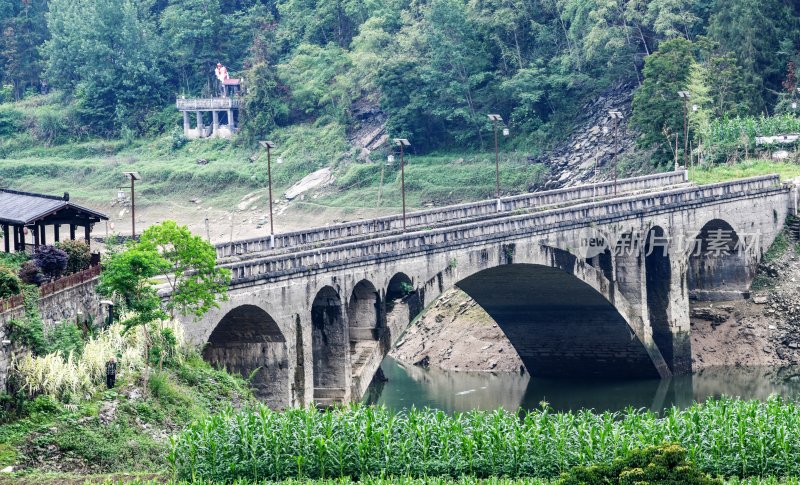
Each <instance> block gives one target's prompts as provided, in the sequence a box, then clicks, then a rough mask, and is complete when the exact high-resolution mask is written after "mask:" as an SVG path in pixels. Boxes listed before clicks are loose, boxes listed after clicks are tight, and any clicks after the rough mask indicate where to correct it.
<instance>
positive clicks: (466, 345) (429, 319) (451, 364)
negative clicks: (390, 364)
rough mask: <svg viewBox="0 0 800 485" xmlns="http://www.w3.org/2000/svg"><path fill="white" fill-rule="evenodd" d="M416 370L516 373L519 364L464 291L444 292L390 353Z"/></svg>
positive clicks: (502, 336) (496, 330) (493, 324)
mask: <svg viewBox="0 0 800 485" xmlns="http://www.w3.org/2000/svg"><path fill="white" fill-rule="evenodd" d="M389 355H391V356H392V357H394V358H395V359H397V360H399V361H401V362H404V363H407V364H413V365H416V366H419V367H423V368H428V367H436V368H440V369H445V370H455V371H479V372H481V371H482V372H519V370H520V368H521V367H522V360H521V359H520V358H519V356H518V355H517V352H516V350H514V347H513V346H512V345H511V343H510V342H509V341H508V339H507V338H506V336H505V334H504V333H503V331H502V330H501V329H500V328H499V327H498V326H497V324H496V323H495V322H494V320H492V318H491V317H490V316H489V315H488V314H487V313H486V312H485V311H484V310H483V308H481V307H480V306H478V304H477V303H476V302H475V301H474V300H473V299H472V298H470V297H469V296H468V295H467V294H466V293H464V292H463V291H461V290H459V289H457V288H454V289H452V290H449V291H446V292H445V293H444V294H443V295H442V296H441V297H440V298H439V300H437V301H436V303H434V304H433V306H431V307H430V308H429V309H428V310H427V311H426V313H425V315H423V316H422V317H420V318H419V319H418V320H417V321H416V322H415V323H414V324H413V325H412V326H411V327H410V328H409V329H408V330H407V331H406V333H405V334H404V335H403V336H402V337H401V339H400V341H399V342H398V344H397V345H396V346H395V348H394V349H393V350H392V351H391V352H390V353H389Z"/></svg>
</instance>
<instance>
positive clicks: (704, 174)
mask: <svg viewBox="0 0 800 485" xmlns="http://www.w3.org/2000/svg"><path fill="white" fill-rule="evenodd" d="M773 173H776V174H778V175H780V176H781V180H783V181H786V180H790V179H793V178H795V177H800V165H798V164H795V163H791V162H775V161H770V160H755V159H753V160H747V161H744V162H741V163H737V164H732V165H730V164H719V165H709V166H707V167H703V168H696V169H692V170H690V171H689V179H690V180H691V181H693V182H696V183H698V184H701V185H702V184H713V183H717V182H725V181H727V180H734V179H739V178H745V177H755V176H758V175H768V174H773Z"/></svg>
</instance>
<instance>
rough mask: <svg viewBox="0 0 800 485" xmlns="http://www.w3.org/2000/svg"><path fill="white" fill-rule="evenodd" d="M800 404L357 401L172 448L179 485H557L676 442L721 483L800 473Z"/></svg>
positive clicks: (233, 425) (221, 420) (203, 425)
mask: <svg viewBox="0 0 800 485" xmlns="http://www.w3.org/2000/svg"><path fill="white" fill-rule="evenodd" d="M798 435H800V406H798V405H797V404H795V403H793V402H787V401H783V400H781V399H779V398H771V399H769V400H768V401H766V402H764V403H762V402H757V401H741V400H735V399H728V398H725V399H721V400H718V401H708V402H706V403H703V404H695V405H693V406H691V407H689V408H687V409H685V410H680V409H675V408H673V409H671V410H669V411H667V412H666V413H665V415H664V416H663V417H659V416H657V415H655V414H653V413H651V412H648V411H638V410H629V411H628V412H626V413H624V414H617V413H609V412H606V413H602V414H596V413H593V412H591V411H579V412H574V413H573V412H567V413H555V412H552V411H551V410H549V409H548V408H547V407H544V408H543V409H540V410H533V411H530V412H525V413H523V414H522V415H517V414H516V413H510V412H505V411H500V410H498V411H494V412H482V411H473V412H469V413H464V414H455V415H447V414H446V413H444V412H441V411H435V410H415V409H412V410H409V411H407V412H400V413H396V414H395V413H393V412H390V411H388V410H386V409H383V408H374V407H360V406H354V407H351V408H345V409H336V410H332V411H329V412H327V413H319V412H317V411H316V410H313V409H291V410H286V411H284V412H283V413H278V412H274V411H270V410H269V409H267V408H265V407H259V408H256V409H253V410H247V411H235V410H232V409H227V410H225V411H224V412H222V413H220V414H219V415H216V416H213V417H210V418H207V419H202V420H199V421H198V422H196V423H194V424H192V425H191V426H189V427H188V428H186V429H185V430H184V431H183V432H182V433H181V434H180V435H179V436H178V437H177V439H176V440H175V441H174V442H173V444H172V451H171V453H170V463H171V464H172V466H173V467H174V471H175V474H176V477H177V478H179V479H187V480H188V479H200V478H202V479H208V480H230V479H234V478H246V479H285V478H297V477H308V478H325V477H334V478H335V477H359V476H368V475H375V474H379V473H382V474H386V475H391V476H410V477H426V476H447V477H459V476H462V475H469V476H475V477H478V478H480V477H491V476H504V477H510V478H514V477H537V478H555V477H558V476H559V475H560V474H561V473H564V472H568V471H569V470H570V469H572V468H573V467H576V466H591V465H597V464H603V463H605V464H608V463H611V462H613V461H614V460H615V459H622V458H625V457H626V456H627V455H629V454H630V453H631V452H632V451H633V450H635V449H639V448H642V447H647V446H659V445H662V444H664V443H676V444H679V445H680V446H682V447H684V448H685V449H686V451H687V458H688V460H689V461H691V462H693V463H695V464H696V465H697V466H698V467H699V468H700V470H702V471H703V472H705V473H709V474H711V475H712V476H724V477H749V476H770V475H774V476H791V475H797V474H798V473H800V465H798V463H800V461H798V456H800V442H798V441H797V440H796V439H794V437H795V436H798Z"/></svg>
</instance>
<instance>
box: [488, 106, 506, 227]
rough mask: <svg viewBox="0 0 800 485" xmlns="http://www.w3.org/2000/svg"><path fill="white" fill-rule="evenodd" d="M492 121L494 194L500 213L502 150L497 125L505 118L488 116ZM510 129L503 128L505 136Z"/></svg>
mask: <svg viewBox="0 0 800 485" xmlns="http://www.w3.org/2000/svg"><path fill="white" fill-rule="evenodd" d="M487 116H488V117H489V119H490V120H491V121H492V128H493V129H494V187H495V188H494V193H495V198H497V211H498V212H499V211H500V208H501V207H500V149H499V145H498V142H497V123H498V122H500V123H502V122H503V117H502V116H500V115H487ZM508 134H509V131H508V128H506V127H503V136H508Z"/></svg>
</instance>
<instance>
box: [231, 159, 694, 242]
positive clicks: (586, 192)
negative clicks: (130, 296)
mask: <svg viewBox="0 0 800 485" xmlns="http://www.w3.org/2000/svg"><path fill="white" fill-rule="evenodd" d="M686 180H687V179H686V171H685V170H680V171H675V172H669V173H665V174H655V175H646V176H642V177H633V178H629V179H623V180H620V181H619V182H618V183H617V184H616V188H615V184H614V182H601V183H597V184H589V185H581V186H578V187H570V188H565V189H558V190H550V191H545V192H533V193H527V194H521V195H516V196H511V197H503V198H501V199H500V212H502V213H509V212H513V211H517V210H524V209H531V208H534V207H539V206H552V205H558V204H563V203H567V202H569V201H573V200H579V199H589V198H593V197H597V198H606V197H609V196H612V195H614V193H615V191H619V192H621V193H628V192H635V191H641V190H649V189H654V188H659V187H664V186H672V185H678V184H681V183H684V182H686ZM497 213H498V203H497V200H496V199H492V200H486V201H480V202H471V203H465V204H458V205H452V206H447V207H441V208H436V209H429V210H424V211H415V212H410V213H408V214H407V216H406V224H407V227H425V226H428V225H432V224H437V223H442V222H446V221H458V220H459V219H464V218H470V217H479V216H488V215H497ZM402 222H403V218H402V216H400V215H392V216H385V217H380V218H376V219H368V220H361V221H353V222H347V223H342V224H334V225H331V226H326V227H319V228H313V229H304V230H300V231H293V232H287V233H283V234H276V235H275V236H274V239H273V238H270V237H260V238H253V239H245V240H241V241H234V242H231V243H223V244H218V245H217V246H216V249H217V258H228V257H232V256H238V255H249V254H253V253H266V252H268V251H271V250H273V249H274V250H280V249H286V248H295V247H300V246H305V245H314V244H322V243H324V242H327V241H332V240H337V239H341V238H345V237H355V236H366V235H374V236H375V237H379V236H380V234H381V233H384V232H389V231H392V230H400V229H401V228H402Z"/></svg>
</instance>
